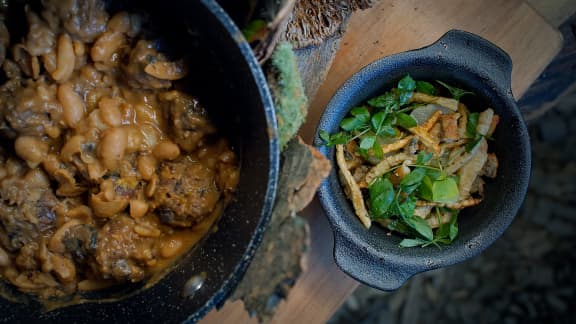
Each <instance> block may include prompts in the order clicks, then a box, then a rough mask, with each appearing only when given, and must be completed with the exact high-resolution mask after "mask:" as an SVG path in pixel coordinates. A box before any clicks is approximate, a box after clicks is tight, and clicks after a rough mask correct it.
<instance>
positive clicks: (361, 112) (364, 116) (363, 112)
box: [350, 106, 370, 123]
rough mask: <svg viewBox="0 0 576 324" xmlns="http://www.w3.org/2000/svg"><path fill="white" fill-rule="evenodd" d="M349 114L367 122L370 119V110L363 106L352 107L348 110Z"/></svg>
mask: <svg viewBox="0 0 576 324" xmlns="http://www.w3.org/2000/svg"><path fill="white" fill-rule="evenodd" d="M350 114H351V115H352V116H354V117H356V118H357V119H358V120H360V121H362V122H364V123H367V122H368V121H369V120H370V111H368V108H366V107H364V106H361V107H355V108H353V109H352V110H351V111H350Z"/></svg>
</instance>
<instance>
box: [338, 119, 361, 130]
mask: <svg viewBox="0 0 576 324" xmlns="http://www.w3.org/2000/svg"><path fill="white" fill-rule="evenodd" d="M363 124H364V123H363V122H362V121H361V120H360V119H358V118H356V117H348V118H344V119H342V121H341V122H340V128H342V129H343V130H345V131H348V132H350V131H353V130H355V129H358V128H360V126H362V125H363Z"/></svg>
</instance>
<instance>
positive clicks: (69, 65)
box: [44, 34, 76, 82]
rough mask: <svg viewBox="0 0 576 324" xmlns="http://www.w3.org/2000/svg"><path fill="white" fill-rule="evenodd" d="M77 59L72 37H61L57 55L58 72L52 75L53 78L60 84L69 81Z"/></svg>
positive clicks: (55, 71) (63, 35)
mask: <svg viewBox="0 0 576 324" xmlns="http://www.w3.org/2000/svg"><path fill="white" fill-rule="evenodd" d="M75 59H76V56H75V55H74V45H72V40H71V39H70V36H68V35H67V34H62V35H60V37H59V38H58V50H57V54H56V70H54V72H53V73H52V78H54V80H56V81H58V82H64V81H66V80H68V78H70V76H72V72H74V60H75ZM44 64H46V63H44Z"/></svg>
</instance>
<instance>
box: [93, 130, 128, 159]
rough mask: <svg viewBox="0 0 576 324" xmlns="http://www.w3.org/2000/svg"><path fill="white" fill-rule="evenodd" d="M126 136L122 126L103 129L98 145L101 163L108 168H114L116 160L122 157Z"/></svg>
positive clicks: (126, 141)
mask: <svg viewBox="0 0 576 324" xmlns="http://www.w3.org/2000/svg"><path fill="white" fill-rule="evenodd" d="M127 144H128V136H126V132H125V131H124V130H123V129H122V128H111V129H108V130H106V131H105V133H104V136H103V137H102V141H101V142H100V144H99V145H98V153H99V156H100V157H101V158H102V164H103V165H104V166H105V167H106V168H108V169H114V168H116V166H117V165H118V162H119V161H120V160H122V158H124V153H125V151H126V146H127Z"/></svg>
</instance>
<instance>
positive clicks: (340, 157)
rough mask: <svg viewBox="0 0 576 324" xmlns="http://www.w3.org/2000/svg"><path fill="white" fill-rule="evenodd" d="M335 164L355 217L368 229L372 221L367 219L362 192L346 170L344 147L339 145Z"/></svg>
mask: <svg viewBox="0 0 576 324" xmlns="http://www.w3.org/2000/svg"><path fill="white" fill-rule="evenodd" d="M336 162H337V163H338V170H339V175H340V179H341V181H342V183H344V188H345V190H344V191H345V192H346V195H347V196H348V198H350V200H352V206H353V207H354V211H355V212H356V216H358V218H359V219H360V221H361V222H362V224H363V225H364V227H366V228H370V225H371V223H372V221H371V220H370V217H368V211H367V210H366V206H365V205H364V198H362V192H361V191H360V188H359V187H358V184H357V183H356V181H354V178H353V177H352V174H351V173H350V170H348V167H347V164H346V160H345V159H344V146H343V145H341V144H338V145H336Z"/></svg>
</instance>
